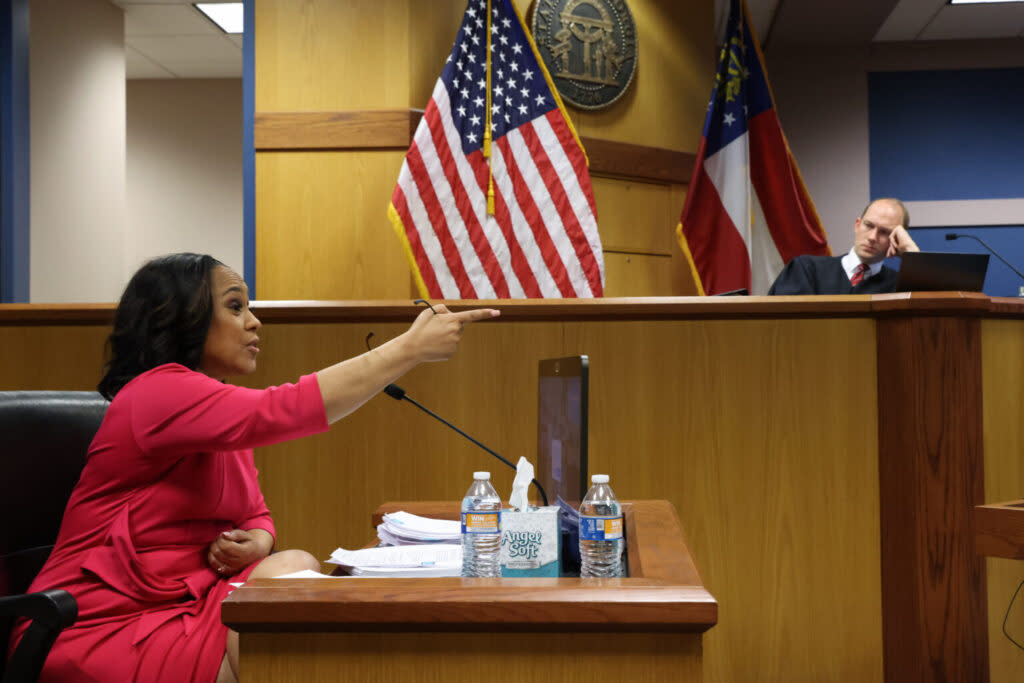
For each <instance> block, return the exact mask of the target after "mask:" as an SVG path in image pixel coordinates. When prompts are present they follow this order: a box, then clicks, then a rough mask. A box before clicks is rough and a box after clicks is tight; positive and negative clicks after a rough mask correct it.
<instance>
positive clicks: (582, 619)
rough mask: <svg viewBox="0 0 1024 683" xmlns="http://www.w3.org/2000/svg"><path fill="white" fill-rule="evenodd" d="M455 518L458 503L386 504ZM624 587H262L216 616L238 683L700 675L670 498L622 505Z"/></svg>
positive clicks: (437, 582) (698, 616) (709, 622)
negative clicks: (236, 654)
mask: <svg viewBox="0 0 1024 683" xmlns="http://www.w3.org/2000/svg"><path fill="white" fill-rule="evenodd" d="M400 509H401V510H406V511H409V512H412V513H415V514H421V515H429V516H434V517H440V518H447V519H457V518H458V504H457V503H450V502H444V503H391V504H388V505H385V506H382V507H381V508H379V509H378V510H377V512H376V513H375V514H374V523H375V524H376V523H378V522H379V520H380V516H381V515H382V514H383V513H384V512H389V511H395V510H400ZM623 511H624V514H625V518H626V520H625V521H626V534H627V537H628V538H629V546H628V553H629V565H630V569H631V576H630V577H629V578H623V579H587V580H583V579H578V578H560V579H544V578H538V579H461V578H433V579H408V578H406V579H362V578H344V579H319V580H318V579H257V580H254V581H252V582H250V583H248V584H246V585H245V586H242V587H241V588H239V589H237V590H236V591H235V592H234V593H232V594H231V595H230V596H229V597H228V599H227V600H225V601H224V605H223V608H222V619H223V621H224V623H225V624H227V625H228V626H229V627H231V628H232V629H234V630H236V631H238V633H239V637H240V641H239V642H240V647H241V656H240V666H241V671H240V681H242V683H255V682H259V681H268V682H269V681H274V682H282V681H308V680H360V681H362V680H373V681H385V680H395V681H411V680H444V681H471V680H480V679H481V672H483V671H491V672H494V673H495V674H497V676H498V678H497V679H495V680H499V679H500V680H530V681H574V680H589V679H591V678H592V673H591V672H593V671H594V670H597V669H599V670H601V671H603V672H605V675H606V676H607V677H608V678H610V679H613V680H674V681H699V680H701V666H702V665H701V653H702V647H701V639H702V634H703V633H704V631H706V630H707V629H709V628H711V627H712V626H714V624H715V623H716V621H717V619H718V604H717V603H716V602H715V599H714V598H713V597H712V596H711V594H710V593H708V591H707V590H705V589H704V586H703V585H702V584H701V579H700V576H699V575H698V574H697V570H696V568H695V567H694V564H693V559H692V558H691V557H690V553H689V551H688V550H687V547H686V544H685V542H684V540H683V530H682V527H681V525H680V524H679V519H678V517H677V515H676V512H675V509H674V508H673V507H672V505H671V504H670V503H668V502H667V501H661V500H654V501H636V502H632V503H625V504H624V505H623Z"/></svg>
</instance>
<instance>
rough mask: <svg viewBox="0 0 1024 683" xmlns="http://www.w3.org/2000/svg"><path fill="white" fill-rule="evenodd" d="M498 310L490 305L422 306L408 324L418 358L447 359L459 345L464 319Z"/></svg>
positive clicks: (468, 320) (484, 316) (491, 314)
mask: <svg viewBox="0 0 1024 683" xmlns="http://www.w3.org/2000/svg"><path fill="white" fill-rule="evenodd" d="M498 314H499V312H498V311H496V310H494V309H492V308H475V309H472V310H468V311H461V312H459V313H452V312H450V311H449V310H448V308H447V307H445V305H444V304H434V307H433V309H430V308H425V309H423V311H421V312H420V314H419V315H418V316H417V317H416V320H415V322H413V324H412V327H410V328H409V335H410V340H411V341H412V344H413V348H414V349H415V350H416V353H417V354H418V356H419V359H420V360H421V361H438V360H448V359H449V358H451V357H452V355H453V354H454V353H455V349H456V348H458V345H459V340H460V339H462V331H463V329H464V328H465V326H466V323H471V322H475V321H477V320H486V319H487V318H493V317H495V316H497V315H498Z"/></svg>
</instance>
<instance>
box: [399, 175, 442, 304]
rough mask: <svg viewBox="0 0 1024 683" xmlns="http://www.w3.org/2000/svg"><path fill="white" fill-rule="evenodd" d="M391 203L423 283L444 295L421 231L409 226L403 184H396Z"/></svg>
mask: <svg viewBox="0 0 1024 683" xmlns="http://www.w3.org/2000/svg"><path fill="white" fill-rule="evenodd" d="M403 172H407V167H406V166H405V164H403ZM391 204H392V205H393V206H394V207H395V211H396V212H398V217H399V219H400V220H401V221H402V229H403V230H402V231H403V232H404V233H405V237H406V239H407V240H408V241H409V247H410V249H412V254H413V258H415V259H416V269H417V270H418V271H419V273H420V277H421V278H423V284H425V285H426V286H427V292H428V293H429V294H430V296H432V297H435V298H436V297H440V296H442V294H441V285H440V284H439V283H438V281H437V277H436V275H435V273H436V271H435V270H434V268H433V266H432V265H431V263H430V259H428V258H427V254H426V252H425V251H424V249H423V242H422V241H421V240H420V234H419V232H417V231H416V230H415V229H410V228H409V227H407V226H412V225H413V221H412V216H410V215H409V206H408V204H407V203H406V201H405V192H403V191H402V186H401V184H399V185H396V186H395V191H394V193H393V194H392V195H391Z"/></svg>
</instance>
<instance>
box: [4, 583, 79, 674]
mask: <svg viewBox="0 0 1024 683" xmlns="http://www.w3.org/2000/svg"><path fill="white" fill-rule="evenodd" d="M0 616H2V617H27V618H29V619H31V623H30V625H29V627H28V629H27V630H26V631H25V634H24V635H23V636H22V638H21V642H19V643H18V647H17V648H16V649H15V650H14V654H12V655H11V659H10V661H9V662H7V668H6V669H5V670H4V676H3V681H2V683H14V682H15V681H35V680H36V679H37V678H39V672H40V671H42V669H43V662H45V661H46V655H48V654H49V653H50V648H51V647H53V643H54V641H56V640H57V636H58V635H60V632H61V631H62V630H64V629H65V628H66V627H68V626H70V625H71V624H73V623H75V619H77V618H78V603H77V602H75V598H74V597H73V596H72V595H71V593H68V592H67V591H65V590H59V589H53V590H45V591H40V592H38V593H28V594H26V595H11V596H6V597H0Z"/></svg>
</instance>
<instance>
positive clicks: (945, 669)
mask: <svg viewBox="0 0 1024 683" xmlns="http://www.w3.org/2000/svg"><path fill="white" fill-rule="evenodd" d="M877 344H878V411H879V418H878V421H879V425H878V426H879V430H878V435H879V436H878V457H879V486H880V493H881V543H882V565H881V570H882V607H883V637H884V652H885V674H886V680H890V681H911V680H913V681H987V680H988V679H989V676H988V672H989V660H988V654H987V648H988V634H987V616H986V611H987V610H986V606H985V600H986V595H985V562H984V560H983V559H982V558H980V557H978V556H977V555H976V553H975V547H974V529H973V521H972V509H973V506H975V505H979V504H981V503H983V502H984V495H985V493H984V481H983V458H982V451H983V443H982V386H981V383H982V376H981V375H982V362H981V355H982V349H981V322H980V320H978V319H977V318H973V317H957V318H952V317H950V318H944V317H938V316H936V317H923V316H922V317H915V318H883V319H880V320H879V321H878V336H877Z"/></svg>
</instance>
